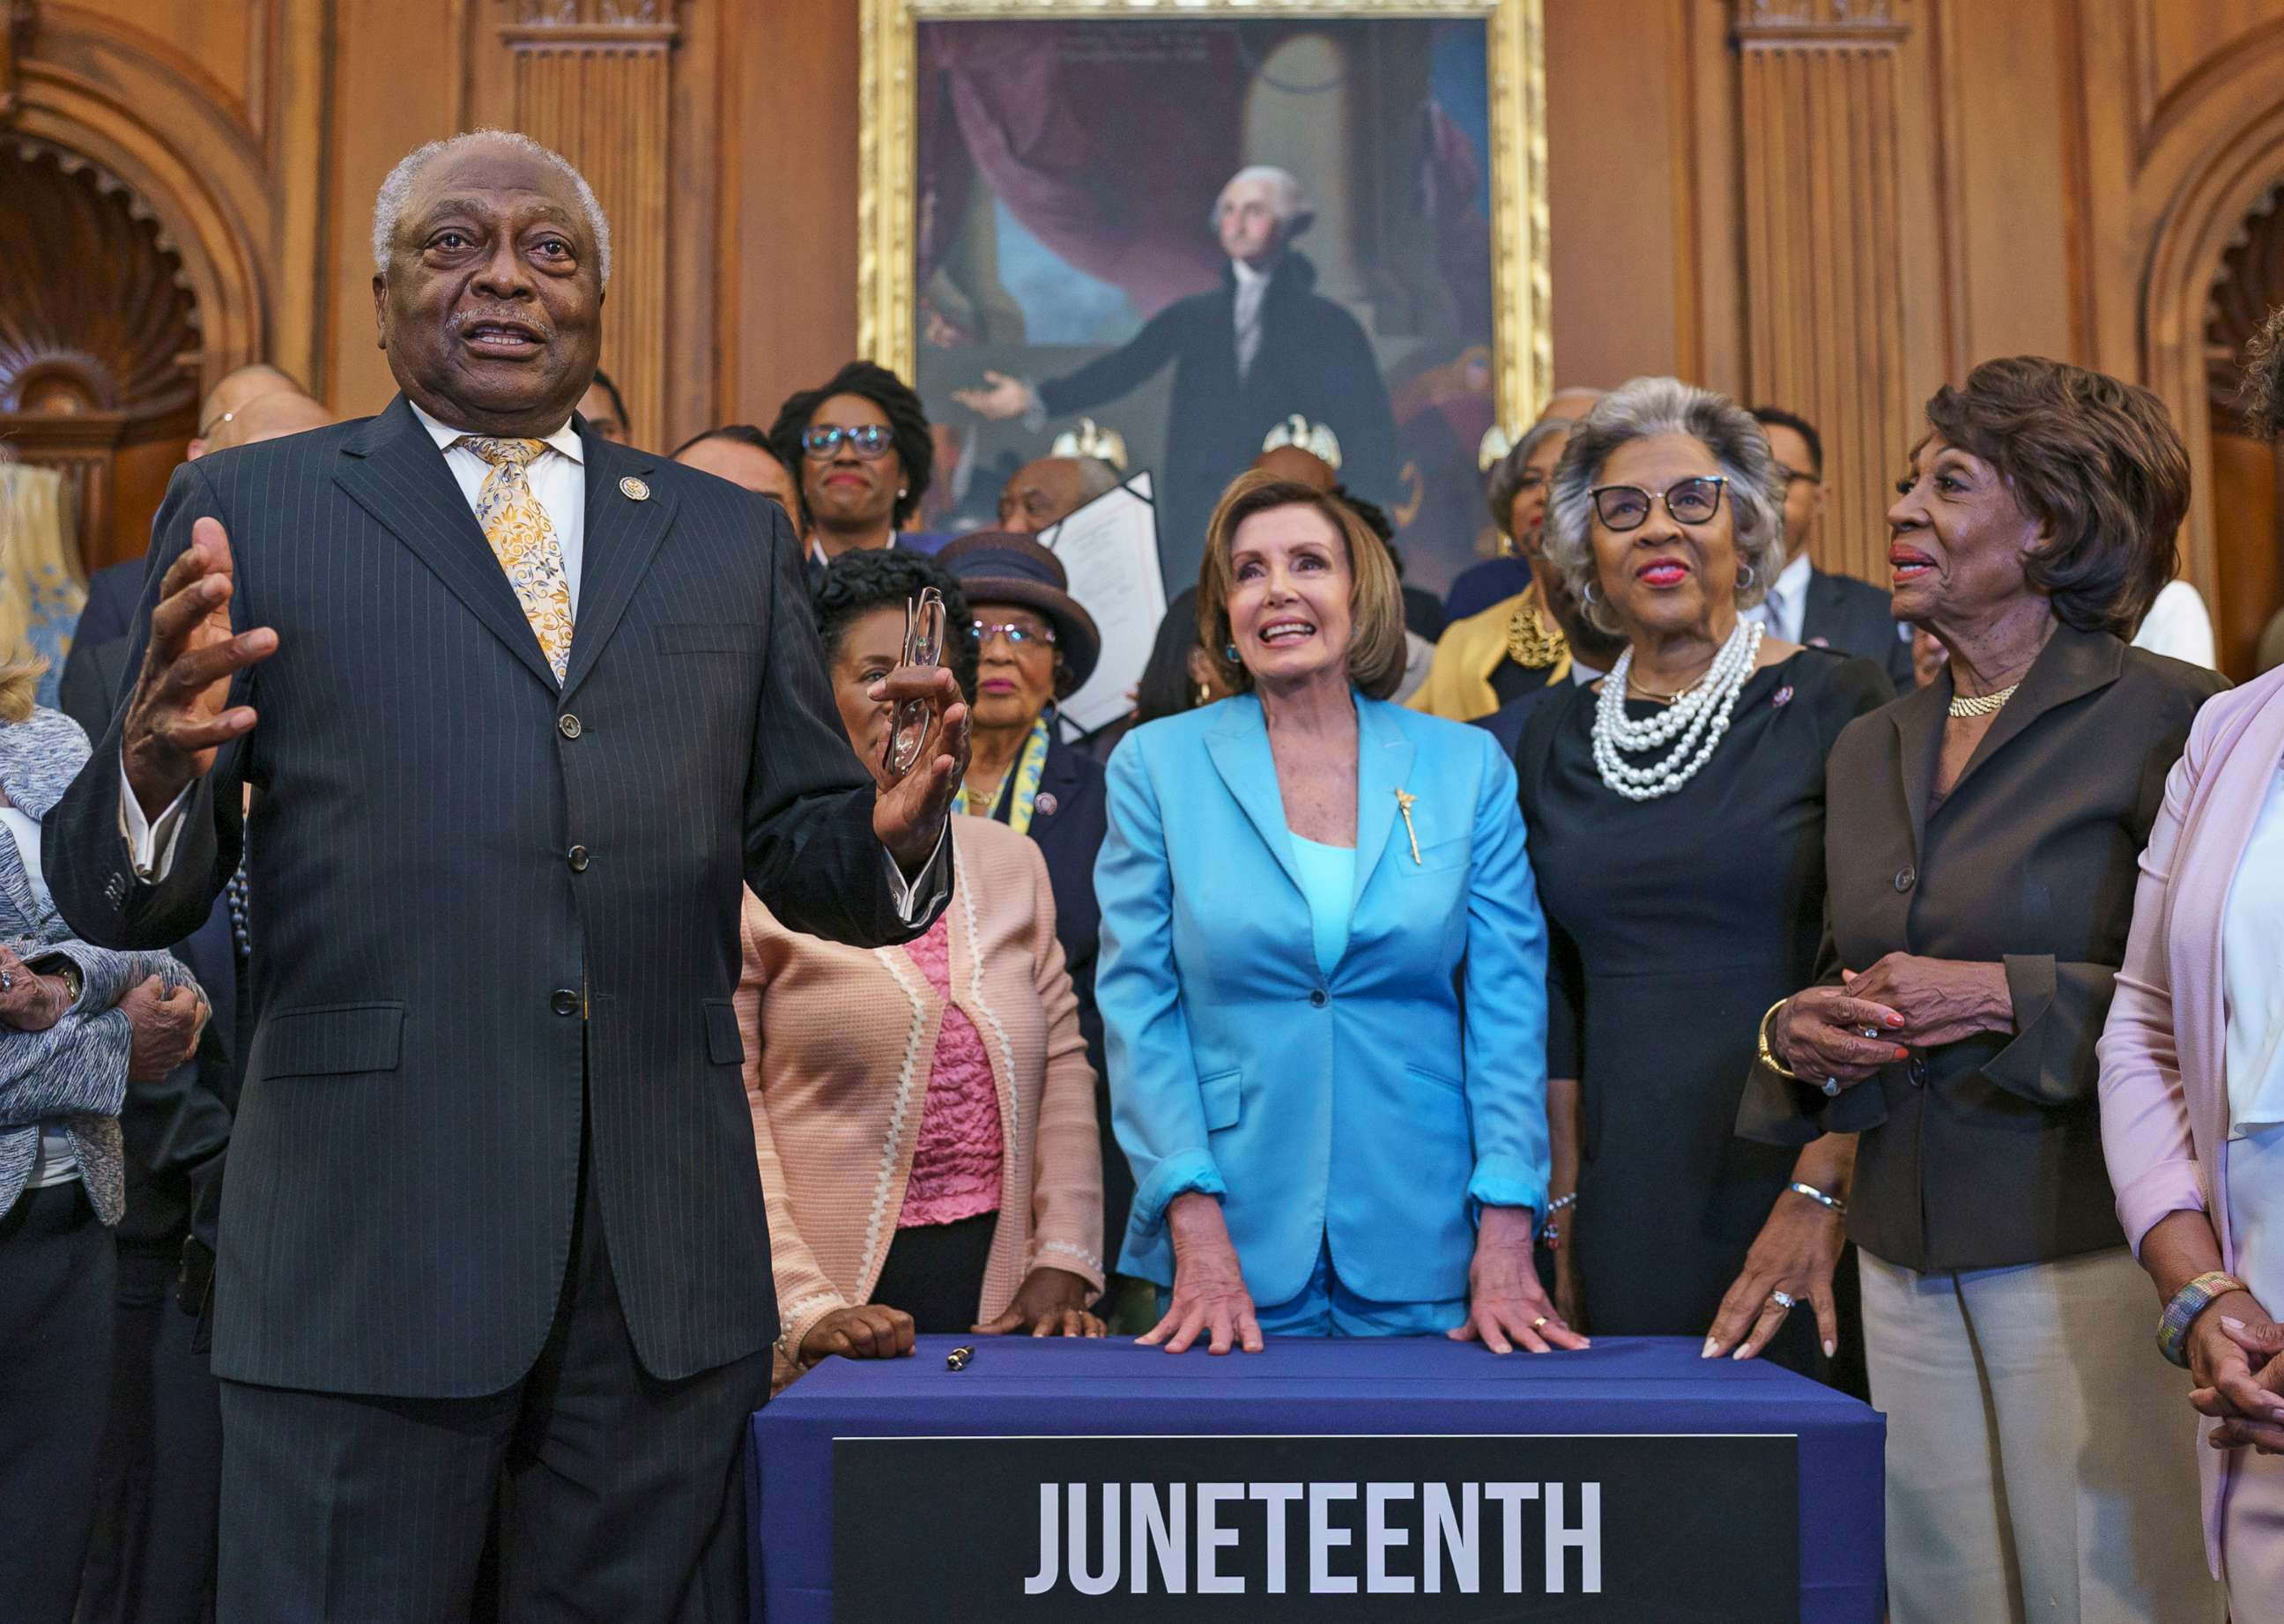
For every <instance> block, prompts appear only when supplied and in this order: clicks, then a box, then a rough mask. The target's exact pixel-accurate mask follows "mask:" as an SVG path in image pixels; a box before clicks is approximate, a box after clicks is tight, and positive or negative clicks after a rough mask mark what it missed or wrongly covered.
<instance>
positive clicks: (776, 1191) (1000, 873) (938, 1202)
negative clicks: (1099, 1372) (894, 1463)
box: [737, 550, 1103, 1371]
mask: <svg viewBox="0 0 2284 1624" xmlns="http://www.w3.org/2000/svg"><path fill="white" fill-rule="evenodd" d="M927 586H933V587H935V588H936V589H937V590H939V591H941V592H942V593H943V596H944V599H945V604H946V607H947V609H948V611H949V613H948V615H947V619H948V621H949V623H950V627H951V629H952V630H953V633H954V636H952V638H951V639H950V643H951V648H950V652H949V658H948V663H950V665H951V667H952V668H953V670H954V671H955V672H956V673H957V674H958V675H959V676H960V678H961V685H962V688H963V690H965V691H973V684H974V675H975V670H974V668H975V652H974V636H973V634H972V631H971V630H970V616H969V612H968V608H967V605H966V601H965V600H964V599H963V598H962V597H960V595H959V591H958V588H957V587H956V586H955V585H954V584H953V582H952V581H951V579H950V576H949V575H947V574H945V573H944V572H943V570H942V569H940V568H939V567H938V566H935V564H933V563H931V562H929V561H928V560H927V558H922V557H921V556H919V554H917V553H911V552H907V551H903V550H895V551H879V552H854V553H850V554H848V555H846V556H844V557H843V558H840V559H837V560H835V562H834V563H833V566H832V567H831V568H830V569H829V570H827V571H826V572H825V575H824V577H823V579H822V580H821V581H820V582H819V583H818V585H817V590H816V594H815V597H816V606H817V622H818V629H819V631H820V632H821V633H822V634H823V636H824V637H825V657H826V661H827V667H828V672H829V675H831V678H832V682H833V694H834V697H835V699H838V701H839V702H840V706H841V721H842V722H843V723H844V724H845V725H846V726H847V728H848V730H849V741H850V743H851V744H853V745H854V746H856V753H857V754H858V755H859V756H860V757H861V758H863V759H864V761H867V762H869V763H872V765H873V766H874V768H875V769H876V770H877V769H878V767H879V763H880V760H881V756H882V753H883V749H884V746H886V744H887V741H888V709H887V707H885V706H883V705H881V704H879V703H876V702H875V701H874V700H873V699H872V697H871V690H872V684H873V683H876V682H878V681H879V680H880V676H881V675H883V674H885V673H886V672H887V671H888V670H889V669H890V668H893V667H894V666H895V665H896V663H897V660H898V659H899V657H900V655H901V653H902V650H903V637H904V605H905V604H906V602H907V601H908V599H910V598H911V597H917V596H918V594H919V590H920V589H921V588H922V587H927ZM952 839H953V841H954V843H955V844H956V845H957V847H958V862H957V863H955V864H954V865H953V869H954V872H953V878H952V889H951V903H950V907H949V908H947V909H946V910H944V913H943V917H942V918H941V919H939V920H938V921H937V923H936V925H935V927H934V928H933V929H932V930H930V931H929V932H928V933H927V935H925V936H922V937H921V938H919V940H918V941H913V942H910V943H908V944H906V945H904V946H903V947H896V948H880V949H864V948H849V947H844V946H841V945H840V944H838V943H835V942H828V941H820V940H818V939H817V938H816V937H813V936H806V935H803V934H802V933H799V932H796V931H792V930H788V929H786V927H785V926H784V925H781V924H779V923H778V920H777V919H776V918H774V917H772V916H771V915H770V911H769V910H768V909H767V908H765V907H763V904H762V903H761V902H760V901H759V899H757V898H755V897H754V896H752V895H750V894H749V895H748V896H747V899H746V914H745V920H744V924H743V926H742V931H741V934H742V937H743V941H744V949H745V960H746V969H745V974H744V977H743V979H742V980H740V982H739V988H738V998H737V1011H738V1022H739V1029H740V1031H741V1033H742V1035H743V1036H744V1038H745V1045H746V1093H747V1101H748V1103H749V1104H750V1105H751V1108H752V1111H753V1119H754V1141H755V1153H756V1156H757V1158H758V1159H759V1162H760V1167H761V1178H762V1188H763V1191H765V1192H766V1193H767V1197H768V1201H769V1217H770V1266H771V1268H772V1269H773V1270H774V1272H775V1275H776V1278H777V1292H778V1314H779V1316H780V1317H781V1318H782V1320H783V1321H784V1327H785V1328H784V1331H783V1334H782V1335H781V1336H780V1338H779V1339H778V1353H779V1355H781V1360H782V1362H781V1364H780V1367H779V1368H780V1370H781V1371H783V1370H785V1369H786V1365H788V1364H789V1365H791V1366H793V1367H796V1368H802V1369H805V1368H807V1367H808V1366H810V1365H812V1364H814V1363H815V1362H817V1361H818V1360H819V1359H822V1358H825V1357H826V1356H827V1355H833V1354H841V1355H847V1356H849V1357H851V1358H886V1357H892V1356H894V1355H899V1354H905V1353H909V1352H911V1347H912V1338H913V1335H914V1333H915V1331H920V1332H941V1331H950V1332H958V1333H964V1332H966V1331H982V1332H983V1333H985V1334H987V1335H989V1334H997V1333H1001V1332H1006V1331H1030V1332H1031V1333H1032V1334H1033V1335H1035V1336H1047V1335H1052V1334H1055V1333H1058V1332H1060V1334H1062V1335H1066V1336H1099V1335H1101V1334H1102V1330H1103V1327H1102V1322H1101V1321H1100V1320H1099V1319H1097V1318H1095V1316H1092V1315H1091V1314H1090V1313H1088V1312H1087V1311H1086V1308H1087V1305H1088V1303H1089V1302H1090V1301H1091V1300H1093V1299H1094V1298H1095V1297H1096V1296H1097V1295H1099V1293H1100V1292H1101V1290H1102V1159H1101V1150H1100V1141H1099V1134H1098V1130H1097V1128H1096V1122H1095V1103H1094V1072H1093V1069H1092V1068H1091V1066H1089V1065H1088V1064H1087V1058H1086V1043H1085V1039H1084V1038H1083V1036H1082V1035H1081V1034H1080V1031H1079V1024H1078V1003H1077V999H1076V996H1075V995H1074V994H1073V992H1072V990H1071V982H1070V977H1069V975H1068V973H1066V972H1065V971H1064V968H1063V954H1062V949H1061V948H1060V945H1059V944H1058V943H1057V941H1056V940H1055V909H1054V894H1053V892H1052V890H1051V889H1050V888H1049V886H1048V882H1047V870H1046V864H1045V863H1044V860H1043V859H1042V858H1041V857H1040V855H1039V848H1038V847H1036V845H1035V844H1033V843H1032V842H1031V841H1030V840H1029V839H1026V838H1025V837H1024V836H1022V835H1021V834H1018V833H1017V832H1014V831H1013V830H1012V829H1009V828H1007V827H1005V825H1004V824H995V823H992V822H990V821H989V820H988V819H984V818H972V817H961V818H955V819H954V820H953V833H952Z"/></svg>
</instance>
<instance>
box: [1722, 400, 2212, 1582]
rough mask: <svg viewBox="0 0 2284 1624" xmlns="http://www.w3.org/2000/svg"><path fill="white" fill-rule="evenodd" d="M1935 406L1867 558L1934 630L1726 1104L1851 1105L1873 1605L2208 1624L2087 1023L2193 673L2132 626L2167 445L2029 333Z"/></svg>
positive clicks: (1852, 729) (1769, 1132)
mask: <svg viewBox="0 0 2284 1624" xmlns="http://www.w3.org/2000/svg"><path fill="white" fill-rule="evenodd" d="M1898 492H1899V495H1898V497H1897V502H1896V504H1895V506H1894V507H1892V508H1891V509H1889V513H1888V523H1889V529H1890V532H1891V536H1892V539H1891V541H1890V543H1889V565H1890V566H1891V568H1892V570H1893V573H1894V575H1895V610H1896V613H1897V614H1898V615H1902V616H1905V617H1906V618H1908V619H1910V620H1911V621H1912V622H1914V623H1915V624H1917V625H1920V626H1921V627H1924V628H1926V629H1928V630H1930V631H1932V632H1934V633H1935V634H1936V636H1939V637H1941V638H1942V639H1943V642H1944V645H1945V648H1946V649H1947V651H1948V656H1949V658H1948V660H1947V662H1946V664H1945V666H1944V668H1943V670H1942V671H1941V672H1939V673H1938V674H1937V675H1936V678H1935V680H1934V681H1933V682H1932V683H1929V684H1928V685H1927V686H1926V687H1923V688H1921V689H1920V690H1919V691H1917V692H1915V693H1912V694H1909V695H1907V696H1905V698H1904V699H1899V700H1897V702H1896V703H1895V704H1893V705H1890V706H1889V707H1886V708H1885V709H1883V710H1881V711H1878V712H1875V713H1873V714H1871V715H1868V716H1864V717H1861V718H1858V720H1857V721H1856V722H1852V723H1850V725H1849V727H1848V728H1847V729H1846V730H1844V731H1843V732H1842V734H1841V735H1840V737H1839V739H1838V740H1837V742H1835V743H1834V746H1833V749H1832V754H1831V757H1830V759H1829V761H1827V763H1826V771H1825V784H1826V786H1827V787H1826V795H1827V808H1826V816H1825V825H1824V840H1825V854H1826V870H1827V872H1828V874H1829V882H1828V886H1827V889H1826V940H1825V945H1824V949H1823V951H1822V954H1821V956H1820V958H1821V965H1820V980H1819V985H1817V986H1815V987H1811V988H1806V989H1804V990H1803V991H1800V992H1797V993H1795V994H1794V995H1792V996H1791V997H1789V998H1787V999H1786V1000H1784V1001H1783V1002H1782V1003H1779V1004H1777V1005H1776V1006H1775V1007H1774V1008H1772V1009H1771V1010H1770V1011H1768V1013H1767V1015H1766V1016H1764V1018H1763V1019H1762V1022H1761V1028H1762V1056H1763V1062H1764V1063H1763V1064H1762V1065H1761V1066H1759V1067H1758V1068H1757V1069H1756V1074H1755V1076H1754V1079H1753V1082H1754V1087H1753V1088H1752V1089H1749V1090H1748V1095H1747V1099H1746V1115H1745V1118H1744V1119H1743V1120H1741V1121H1740V1131H1743V1132H1745V1133H1746V1134H1747V1135H1748V1136H1753V1137H1764V1138H1775V1139H1777V1140H1779V1142H1784V1141H1786V1140H1787V1139H1788V1138H1790V1139H1797V1138H1799V1137H1802V1136H1806V1135H1808V1134H1810V1133H1811V1132H1818V1131H1821V1132H1825V1133H1828V1134H1842V1135H1844V1134H1846V1133H1849V1132H1856V1133H1858V1135H1859V1138H1858V1155H1857V1159H1856V1167H1855V1176H1854V1184H1853V1188H1852V1190H1835V1191H1831V1192H1830V1194H1831V1195H1832V1196H1833V1197H1834V1199H1833V1201H1832V1202H1831V1203H1830V1205H1831V1206H1833V1207H1834V1209H1835V1215H1836V1216H1844V1217H1845V1219H1846V1222H1847V1230H1848V1234H1849V1237H1850V1238H1851V1239H1853V1240H1854V1241H1855V1243H1856V1245H1857V1248H1858V1253H1859V1257H1860V1261H1861V1268H1862V1274H1863V1312H1864V1348H1865V1359H1866V1366H1867V1367H1868V1369H1869V1371H1870V1374H1871V1378H1872V1401H1873V1404H1874V1405H1876V1406H1877V1407H1878V1408H1879V1409H1882V1410H1884V1411H1886V1412H1887V1415H1888V1490H1887V1505H1888V1518H1887V1523H1888V1529H1887V1532H1888V1584H1889V1609H1890V1617H1891V1618H1892V1619H1893V1620H1895V1624H1951V1621H1952V1620H1964V1619H1974V1620H1977V1621H1978V1624H1983V1621H1985V1620H1987V1621H1989V1624H2008V1621H2010V1620H2017V1621H2019V1620H2025V1619H2031V1618H2035V1619H2039V1620H2053V1624H2127V1621H2128V1620H2131V1624H2192V1621H2194V1624H2205V1621H2208V1620H2214V1619H2217V1618H2218V1611H2219V1602H2220V1597H2219V1594H2218V1589H2217V1588H2216V1587H2215V1586H2214V1584H2213V1583H2212V1581H2211V1577H2210V1574H2209V1573H2207V1572H2206V1571H2205V1565H2204V1561H2203V1552H2202V1537H2201V1534H2202V1530H2201V1528H2200V1526H2199V1521H2198V1512H2197V1485H2196V1478H2195V1473H2194V1470H2193V1468H2192V1465H2191V1458H2190V1454H2189V1449H2188V1443H2189V1439H2190V1435H2191V1430H2192V1429H2191V1424H2192V1422H2193V1421H2194V1417H2192V1416H2191V1415H2189V1414H2188V1412H2187V1407H2186V1404H2184V1403H2183V1402H2182V1394H2183V1391H2184V1389H2185V1388H2186V1382H2185V1381H2184V1380H2182V1379H2181V1378H2178V1377H2177V1375H2176V1373H2175V1372H2173V1371H2171V1370H2168V1369H2167V1368H2166V1366H2165V1364H2164V1363H2163V1361H2162V1360H2161V1359H2160V1358H2159V1356H2158V1353H2157V1350H2156V1349H2155V1347H2151V1346H2150V1343H2149V1341H2148V1340H2147V1337H2148V1333H2149V1331H2151V1330H2152V1329H2153V1328H2154V1324H2155V1317H2154V1316H2151V1315H2150V1313H2149V1311H2148V1295H2147V1286H2146V1284H2144V1283H2143V1281H2142V1280H2141V1278H2140V1271H2139V1269H2137V1268H2136V1267H2135V1265H2134V1262H2133V1258H2132V1255H2131V1253H2129V1252H2128V1251H2127V1250H2126V1246H2125V1236H2124V1232H2123V1230H2121V1229H2120V1228H2119V1225H2118V1221H2117V1216H2116V1203H2115V1199H2114V1198H2113V1196H2112V1194H2111V1192H2110V1186H2109V1180H2108V1175H2107V1174H2106V1173H2105V1171H2104V1169H2103V1165H2102V1148H2101V1122H2100V1110H2099V1106H2098V1104H2097V1099H2096V1083H2097V1080H2098V1075H2099V1068H2098V1066H2097V1064H2096V1059H2095V1054H2094V1044H2095V1042H2096V1041H2097V1040H2098V1039H2099V1038H2100V1036H2101V1030H2102V1021H2103V1019H2104V1017H2105V1016H2106V1015H2107V1013H2108V1009H2109V1003H2110V996H2111V993H2112V990H2113V988H2114V987H2115V985H2116V979H2117V971H2118V966H2119V964H2121V963H2123V961H2124V955H2125V941H2126V934H2127V931H2128V928H2129V926H2130V925H2131V923H2132V914H2133V895H2134V886H2135V879H2136V871H2135V864H2136V860H2137V858H2138V857H2139V855H2140V851H2141V848H2142V847H2143V845H2144V844H2145V843H2146V842H2147V839H2148V835H2149V831H2150V827H2151V824H2153V823H2154V822H2155V819H2156V816H2157V811H2158V808H2159V807H2160V805H2161V804H2162V803H2163V799H2164V791H2165V776H2166V774H2167V772H2168V771H2169V770H2170V769H2171V767H2172V765H2173V763H2174V761H2176V760H2177V759H2178V757H2179V755H2180V753H2181V749H2182V746H2183V745H2184V743H2185V742H2186V738H2187V736H2188V731H2189V725H2190V722H2191V721H2192V719H2193V718H2194V716H2195V714H2196V712H2197V707H2199V706H2200V705H2201V704H2202V703H2203V701H2204V700H2205V699H2206V698H2207V697H2208V696H2209V695H2210V694H2211V693H2212V692H2213V691H2215V690H2216V689H2217V688H2218V687H2219V686H2221V682H2220V679H2219V678H2218V677H2217V676H2215V675H2213V674H2212V673H2210V672H2209V671H2202V670H2199V669H2196V668H2193V667H2189V666H2186V665H2183V664H2181V663H2179V662H2178V661H2177V660H2166V659H2163V658H2162V657H2160V656H2157V655H2154V654H2147V653H2143V652H2140V651H2139V650H2136V649H2131V648H2128V647H2127V646H2126V644H2125V642H2124V638H2125V637H2126V636H2131V633H2132V630H2133V628H2134V627H2135V625H2136V624H2138V623H2139V620H2140V618H2141V615H2142V613H2143V611H2144V610H2145V609H2146V608H2147V606H2148V604H2149V601H2150V599H2151V597H2154V596H2155V593H2156V591H2157V589H2158V588H2159V587H2161V586H2163V584H2164V582H2166V581H2168V580H2169V579H2171V574H2172V565H2173V556H2174V553H2173V534H2174V531H2175V530H2176V529H2177V528H2178V526H2179V524H2180V521H2181V516H2182V514H2183V512H2184V511H2186V508H2187V505H2188V492H2189V466H2188V458H2187V456H2186V453H2185V452H2184V450H2183V449H2182V446H2181V441H2180V439H2179V437H2178V435H2177V434H2176V433H2174V432H2173V428H2172V426H2171V422H2170V421H2168V419H2167V418H2166V416H2165V409H2164V407H2163V405H2161V404H2160V403H2159V402H2158V401H2157V399H2156V397H2155V396H2154V395H2152V394H2150V393H2149V392H2148V391H2147V390H2146V389H2140V388H2135V387H2132V386H2128V385H2125V384H2122V383H2120V382H2118V381H2117V380H2116V379H2110V378H2106V377H2104V376H2102V375H2101V374H2100V373H2096V372H2089V371H2085V370H2083V369H2081V368H2077V367H2073V366H2066V365H2062V364H2061V363H2056V362H2051V361H2044V360H2038V359H2036V358H2032V357H2019V358H2016V359H2014V360H2007V361H1992V362H1987V363H1984V364H1983V365H1982V366H1979V367H1977V368H1975V371H1974V372H1973V373H1972V374H1971V375H1970V376H1969V377H1968V379H1967V383H1966V385H1965V386H1964V387H1961V388H1945V389H1944V390H1943V391H1941V392H1940V393H1939V394H1936V396H1935V398H1934V399H1933V400H1931V401H1930V402H1928V433H1927V435H1926V437H1925V438H1924V439H1923V440H1922V441H1920V444H1919V445H1918V446H1917V447H1916V448H1915V449H1913V451H1912V461H1911V467H1910V472H1909V473H1908V475H1907V476H1906V477H1905V479H1904V480H1901V481H1899V484H1898ZM1782 1299H1783V1294H1782V1293H1776V1294H1774V1295H1772V1296H1771V1297H1770V1298H1769V1299H1768V1300H1765V1301H1764V1302H1759V1303H1748V1304H1745V1305H1743V1307H1744V1308H1746V1309H1747V1310H1748V1311H1749V1312H1752V1313H1756V1314H1758V1315H1760V1316H1764V1317H1769V1316H1774V1317H1779V1318H1780V1317H1782V1316H1784V1315H1785V1314H1786V1313H1787V1311H1788V1310H1789V1308H1790V1307H1791V1305H1790V1304H1789V1303H1788V1302H1787V1301H1785V1300H1782Z"/></svg>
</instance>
